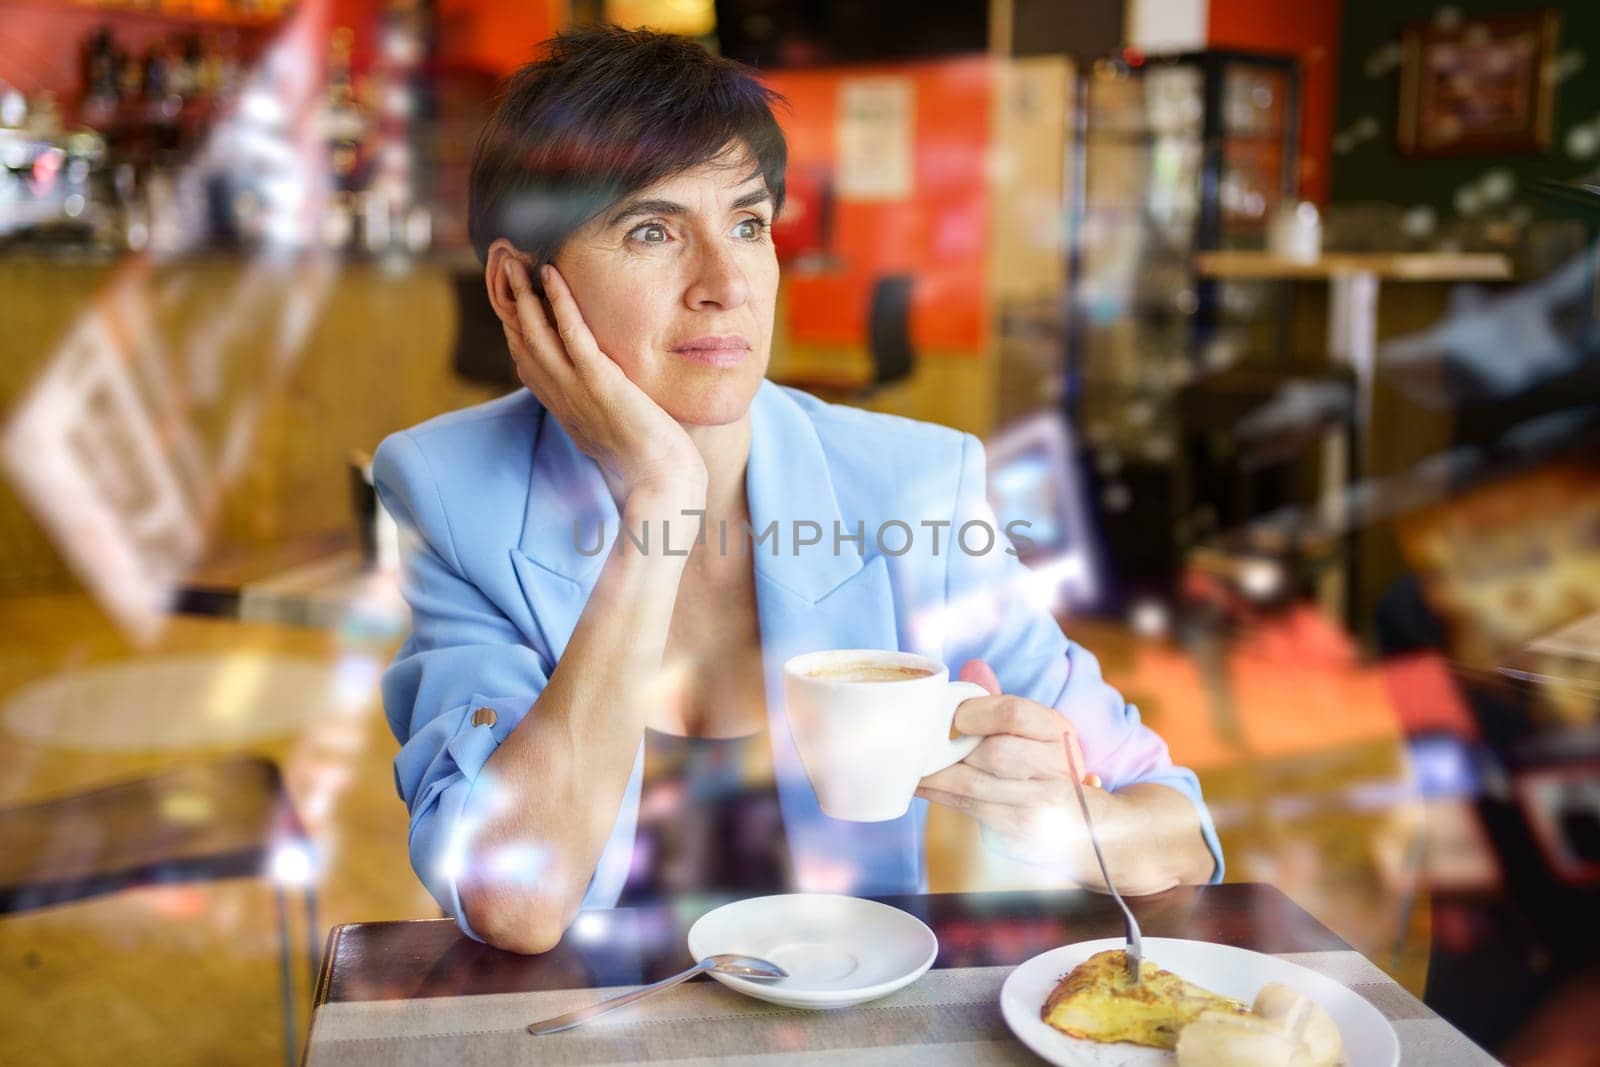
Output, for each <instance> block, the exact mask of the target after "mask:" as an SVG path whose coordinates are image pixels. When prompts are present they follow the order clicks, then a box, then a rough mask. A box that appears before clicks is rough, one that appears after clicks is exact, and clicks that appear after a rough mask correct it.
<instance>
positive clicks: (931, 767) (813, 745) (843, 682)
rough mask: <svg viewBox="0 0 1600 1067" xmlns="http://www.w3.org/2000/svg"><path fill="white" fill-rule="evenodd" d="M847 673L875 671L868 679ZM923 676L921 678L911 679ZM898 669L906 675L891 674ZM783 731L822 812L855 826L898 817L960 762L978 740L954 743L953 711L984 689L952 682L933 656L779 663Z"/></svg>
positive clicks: (843, 652)
mask: <svg viewBox="0 0 1600 1067" xmlns="http://www.w3.org/2000/svg"><path fill="white" fill-rule="evenodd" d="M851 668H866V669H869V670H870V669H872V668H877V669H878V670H877V672H876V673H880V674H888V675H890V676H891V677H890V679H889V680H874V681H868V680H864V679H862V678H861V677H852V676H851V675H852V674H856V675H859V674H860V671H859V670H857V671H853V670H852V669H851ZM917 672H925V673H917ZM898 673H904V674H905V676H904V677H892V676H893V675H894V674H898ZM783 687H784V694H785V699H786V701H787V705H788V707H787V711H788V716H789V729H790V731H791V732H792V733H793V734H794V739H795V744H796V746H797V747H798V748H799V750H800V761H801V762H802V763H803V764H805V768H806V774H807V775H808V776H810V778H811V786H812V788H813V789H815V790H816V793H817V801H818V802H819V803H820V805H821V807H822V813H823V814H824V815H828V816H831V817H832V818H835V819H848V820H850V821H852V822H881V821H883V820H885V819H898V818H899V817H900V816H902V815H904V814H905V813H906V811H907V810H908V809H909V808H910V807H911V800H912V798H913V797H914V796H915V795H916V791H917V783H918V782H919V781H921V780H922V779H923V778H924V777H926V776H927V775H930V774H932V773H933V772H935V771H940V770H943V769H944V768H946V767H948V766H950V765H951V764H952V763H958V762H960V761H961V760H963V759H965V758H966V757H967V755H968V754H969V753H970V752H971V751H972V750H973V749H975V748H977V747H978V743H979V742H980V741H982V740H983V738H981V737H970V736H962V737H955V738H952V737H951V736H950V725H951V723H952V722H953V721H954V719H955V714H956V706H957V705H958V704H960V703H961V702H962V701H964V700H970V699H971V698H973V697H983V696H988V695H989V691H988V690H987V689H985V688H983V686H981V685H975V684H973V683H972V682H952V681H951V680H950V670H949V668H948V667H946V666H945V665H944V664H942V663H940V662H939V661H938V660H935V659H929V658H927V657H926V656H918V655H915V654H913V653H910V652H885V651H882V650H880V649H834V650H832V651H828V652H808V653H806V654H805V655H801V656H795V657H794V658H793V659H791V660H789V662H787V663H785V664H784V665H783Z"/></svg>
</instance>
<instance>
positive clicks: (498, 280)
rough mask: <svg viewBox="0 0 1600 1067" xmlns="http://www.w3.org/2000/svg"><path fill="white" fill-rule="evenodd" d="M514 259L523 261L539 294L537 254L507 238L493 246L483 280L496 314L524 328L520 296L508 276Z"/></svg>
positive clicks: (529, 277)
mask: <svg viewBox="0 0 1600 1067" xmlns="http://www.w3.org/2000/svg"><path fill="white" fill-rule="evenodd" d="M512 260H516V261H517V262H518V263H521V264H522V266H523V269H524V270H526V271H527V272H528V284H529V285H531V286H532V287H533V291H534V292H535V293H538V292H539V282H538V275H537V274H536V273H535V265H534V262H533V257H532V256H530V255H528V253H526V252H523V251H521V250H519V249H518V248H517V246H516V245H513V244H512V243H511V242H510V241H508V240H506V239H505V238H504V237H501V238H499V239H497V240H496V241H495V242H494V244H492V245H490V246H489V255H488V261H487V262H486V263H485V264H484V267H483V282H484V285H485V286H486V287H487V288H488V290H489V305H490V306H491V307H493V308H494V313H495V315H496V316H498V317H499V319H500V321H501V322H503V323H505V324H506V325H507V326H508V327H510V328H511V329H513V330H520V329H521V328H522V326H521V322H520V320H519V319H518V318H517V298H516V295H515V294H514V293H512V291H511V279H509V278H507V277H506V264H507V263H509V262H510V261H512Z"/></svg>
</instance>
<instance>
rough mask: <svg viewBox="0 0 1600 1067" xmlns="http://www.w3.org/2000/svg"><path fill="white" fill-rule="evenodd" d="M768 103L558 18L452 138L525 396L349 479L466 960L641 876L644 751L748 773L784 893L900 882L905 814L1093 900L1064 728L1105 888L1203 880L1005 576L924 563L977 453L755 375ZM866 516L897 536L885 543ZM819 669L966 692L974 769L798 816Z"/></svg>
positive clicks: (1201, 817)
mask: <svg viewBox="0 0 1600 1067" xmlns="http://www.w3.org/2000/svg"><path fill="white" fill-rule="evenodd" d="M772 99H773V98H772V95H771V94H770V93H769V92H768V91H767V90H765V89H764V88H763V87H762V86H761V85H760V84H759V83H757V82H756V81H755V80H754V79H753V78H752V77H751V76H750V75H749V74H748V73H747V72H746V71H745V70H744V69H743V68H741V67H739V66H738V65H737V64H734V63H731V62H728V61H725V60H721V59H718V58H715V57H712V56H710V55H708V54H707V53H706V52H704V51H703V50H702V49H700V48H698V47H697V46H695V45H693V44H692V43H690V42H687V41H684V40H681V39H678V38H672V37H668V36H663V35H658V34H654V33H649V32H643V31H640V32H628V31H622V30H618V29H611V28H606V29H591V30H585V31H582V32H579V33H574V34H569V35H564V36H562V37H558V38H556V39H555V40H554V41H552V42H550V47H549V50H548V54H547V58H545V59H543V60H541V61H539V62H536V63H533V64H531V65H530V66H528V67H526V68H524V69H523V70H522V71H520V72H518V73H517V74H516V75H514V76H513V77H512V78H511V80H510V82H509V84H508V86H507V88H506V91H505V94H504V96H503V97H502V99H501V101H500V103H499V105H498V107H497V109H496V111H495V113H494V115H493V117H492V118H491V120H490V122H489V124H488V126H487V127H486V129H485V132H484V134H483V136H482V138H481V140H480V142H479V146H478V150H477V153H476V155H475V158H474V161H473V168H472V175H471V187H470V197H471V204H470V229H471V234H472V239H473V243H474V246H475V248H476V249H477V251H478V253H479V255H480V257H482V259H483V261H484V263H485V265H486V269H485V282H486V284H487V287H488V293H489V299H490V302H491V303H492V305H493V307H494V310H495V313H496V314H497V315H498V316H499V317H500V319H501V321H502V322H503V323H504V325H505V333H506V340H507V344H508V346H509V348H510V351H511V355H512V358H513V360H514V361H515V364H516V368H517V373H518V376H519V378H520V379H521V380H522V382H523V383H524V384H525V385H526V386H527V389H526V390H525V391H519V392H518V393H516V394H514V395H512V396H507V397H504V398H502V399H499V400H496V401H492V402H490V403H488V404H484V405H480V406H478V407H475V408H471V409H468V410H465V411H459V412H455V413H452V414H449V415H445V416H443V417H441V418H438V419H434V420H433V421H431V422H428V423H425V424H423V425H421V426H418V427H414V428H412V429H411V430H408V431H405V432H403V433H400V434H396V435H394V436H392V437H390V438H389V439H388V440H386V441H385V442H384V443H383V445H382V446H381V447H380V449H379V450H378V453H377V457H376V462H375V474H376V479H377V483H378V488H379V493H380V495H381V497H382V499H383V502H384V504H385V505H386V507H387V508H388V509H389V510H390V512H391V513H392V514H393V515H394V516H395V517H396V518H397V519H398V520H399V522H400V524H401V526H402V529H403V530H404V531H405V532H406V550H405V555H404V573H403V587H404V590H405V594H406V597H407V599H408V601H409V602H410V604H411V607H412V612H413V628H412V632H411V635H410V637H409V638H408V640H407V641H406V644H405V646H404V647H403V648H402V649H401V651H400V653H399V655H398V657H397V658H396V660H395V662H394V664H393V665H392V666H391V668H390V669H389V671H388V672H387V674H386V675H385V677H384V681H383V692H384V701H385V705H386V707H387V711H388V715H389V719H390V723H391V725H392V726H393V729H394V732H395V735H396V736H397V737H398V738H399V740H400V741H401V744H402V748H401V750H400V754H399V756H398V758H397V759H396V764H395V766H396V772H397V773H396V777H397V781H398V784H399V788H400V792H401V795H402V796H403V797H404V799H405V801H406V803H407V804H408V806H409V807H410V810H411V839H410V840H411V852H412V859H413V863H414V865H415V866H416V869H417V872H418V874H419V876H420V877H421V878H422V880H423V882H424V883H425V884H426V885H427V886H428V888H429V889H430V890H431V891H432V892H433V893H434V895H435V897H437V899H438V900H439V902H440V903H441V905H443V906H444V907H445V908H446V909H447V910H448V911H449V912H450V913H452V914H454V915H455V916H456V918H457V920H458V922H459V923H460V924H461V927H462V929H463V930H464V931H466V932H467V933H468V934H469V935H471V936H473V937H477V938H480V939H483V940H487V941H489V942H490V943H492V944H495V945H498V946H501V947H503V948H508V949H512V950H515V951H519V952H526V953H533V952H541V951H544V950H545V949H548V948H550V947H551V946H552V945H554V944H555V943H556V942H557V941H558V940H559V939H560V937H561V935H562V933H563V931H564V930H565V929H566V927H567V925H568V924H569V923H570V922H571V921H572V919H573V917H574V916H575V914H576V912H577V910H578V909H579V908H580V906H587V907H609V906H612V905H614V904H615V903H616V902H617V900H618V899H619V897H621V896H622V895H623V893H624V890H625V888H626V887H627V886H629V885H631V884H633V883H635V882H636V881H638V880H639V878H640V877H641V871H640V870H639V869H638V868H637V867H635V866H634V865H633V862H632V861H633V859H634V841H635V836H636V828H637V826H638V820H639V817H640V808H641V803H640V796H641V792H642V790H643V788H644V782H645V781H646V780H647V779H650V780H653V781H658V780H661V779H662V777H663V776H662V774H661V767H660V765H659V763H658V762H657V763H656V764H655V765H654V766H653V767H652V768H650V769H649V770H648V771H647V768H646V763H647V762H651V761H647V759H646V748H647V746H646V745H645V744H644V743H643V739H644V738H645V737H646V736H650V737H655V738H669V739H670V738H676V739H677V740H678V741H679V742H684V743H688V744H697V743H703V744H712V743H715V740H716V739H736V738H746V739H753V741H754V743H755V745H756V747H757V748H758V749H759V750H760V751H761V752H763V753H765V754H767V755H768V756H769V757H770V764H771V768H772V774H773V777H774V782H775V788H776V794H777V797H778V799H779V800H780V801H781V828H782V835H781V836H782V837H783V847H784V849H785V851H786V853H787V857H788V859H789V860H790V861H791V863H790V865H789V873H788V874H787V875H786V878H787V880H789V881H790V882H792V883H793V884H792V885H791V886H790V887H791V888H799V889H829V890H842V891H852V892H857V893H869V892H876V893H888V892H915V891H918V890H919V889H922V888H925V883H926V875H925V869H924V868H925V865H924V860H923V842H922V837H923V827H924V822H925V818H926V810H927V808H926V805H927V802H932V803H938V804H946V805H949V806H951V807H954V808H957V809H959V810H961V811H963V812H966V813H968V814H970V815H971V816H972V817H973V818H974V819H976V820H978V822H979V823H980V824H981V826H982V828H983V831H984V837H985V840H986V841H988V842H989V843H990V844H991V845H992V846H994V847H996V848H1000V849H1003V850H1005V851H1007V852H1010V853H1012V854H1014V855H1019V856H1022V857H1024V858H1032V859H1037V860H1046V859H1048V860H1051V861H1055V862H1057V863H1060V862H1063V861H1064V863H1065V865H1066V869H1065V871H1064V872H1063V873H1064V874H1065V876H1066V877H1070V878H1072V879H1074V880H1076V881H1078V882H1080V883H1082V884H1088V885H1095V884H1103V883H1101V879H1100V876H1099V874H1098V870H1097V868H1096V866H1095V863H1094V859H1093V854H1092V852H1091V851H1090V849H1089V848H1088V845H1087V841H1086V839H1085V837H1084V835H1083V832H1082V827H1081V819H1080V817H1079V816H1078V815H1077V807H1076V798H1075V796H1074V794H1073V791H1072V788H1071V782H1070V781H1069V780H1068V778H1067V774H1068V764H1067V760H1066V757H1065V753H1064V751H1063V749H1062V737H1063V735H1064V734H1069V735H1071V736H1072V737H1074V738H1075V741H1076V743H1077V744H1080V745H1081V752H1082V756H1083V759H1084V761H1085V764H1086V767H1087V770H1088V771H1089V772H1092V773H1091V775H1090V776H1089V778H1088V779H1087V780H1088V781H1089V782H1090V783H1091V785H1092V786H1093V787H1092V788H1090V790H1089V793H1090V795H1091V803H1092V804H1093V805H1094V806H1095V808H1097V809H1098V810H1097V811H1096V814H1095V821H1096V825H1097V827H1098V829H1099V831H1100V833H1101V835H1102V838H1103V840H1104V842H1105V844H1106V846H1107V851H1108V857H1107V858H1108V860H1109V861H1110V863H1111V866H1112V876H1113V879H1114V880H1115V881H1116V883H1117V885H1118V888H1120V889H1121V890H1123V891H1124V892H1133V893H1144V892H1153V891H1156V890H1160V889H1164V888H1167V887H1169V886H1172V885H1175V884H1178V883H1180V882H1198V881H1204V880H1206V879H1208V878H1211V879H1216V878H1220V876H1221V869H1222V860H1221V854H1220V851H1219V849H1218V846H1217V843H1216V838H1215V834H1214V831H1213V830H1212V828H1211V824H1210V820H1209V818H1208V816H1207V815H1206V812H1205V807H1204V804H1203V801H1202V800H1201V797H1200V792H1199V788H1198V785H1197V783H1196V781H1195V778H1194V776H1193V774H1191V773H1190V772H1189V771H1187V770H1184V769H1183V768H1180V767H1175V766H1173V765H1172V764H1171V761H1170V759H1169V758H1168V756H1167V751H1166V746H1165V745H1164V744H1163V743H1162V742H1161V740H1160V738H1159V737H1157V736H1156V735H1155V734H1153V733H1152V732H1150V731H1149V730H1148V729H1146V728H1145V727H1143V726H1142V725H1141V724H1140V722H1139V716H1138V712H1137V711H1135V710H1134V709H1133V708H1131V707H1129V706H1128V705H1127V704H1126V703H1125V702H1124V701H1123V700H1122V699H1121V697H1119V696H1118V695H1117V694H1116V693H1115V692H1114V691H1113V690H1112V689H1111V688H1110V687H1108V686H1107V685H1106V684H1105V683H1104V682H1102V681H1101V679H1100V676H1099V668H1098V665H1097V664H1096V663H1095V661H1094V659H1093V657H1092V656H1090V655H1089V654H1088V653H1087V652H1085V651H1084V650H1083V649H1081V648H1078V647H1077V646H1075V645H1073V644H1072V643H1070V642H1069V641H1067V640H1066V639H1065V638H1064V637H1063V636H1062V634H1061V632H1060V630H1059V628H1058V627H1057V625H1056V624H1055V622H1054V621H1053V620H1052V619H1051V618H1050V616H1049V615H1048V614H1046V613H1045V612H1043V611H1041V610H1039V609H1037V608H1035V607H1033V606H1032V604H1031V602H1030V601H1029V598H1028V597H1027V596H1026V590H1025V588H1023V586H1024V585H1025V582H1026V578H1027V572H1026V571H1025V570H1024V569H1023V568H1022V567H1021V566H1020V564H1018V563H1017V561H1016V558H1015V556H1014V554H1012V553H1011V552H1009V551H999V550H995V551H990V552H987V553H968V552H965V551H956V550H955V546H954V545H953V544H951V543H950V540H951V535H952V533H953V531H955V530H956V529H958V528H959V527H961V526H962V525H963V524H964V523H966V522H970V521H977V520H983V521H985V522H992V521H993V516H992V515H991V514H990V512H989V511H988V508H987V505H986V504H985V503H984V460H983V451H982V447H981V445H980V444H979V443H978V442H977V440H976V439H974V438H972V437H970V436H967V435H964V434H960V433H957V432H955V431H953V430H949V429H946V428H943V427H937V426H932V425H928V424H924V423H918V422H913V421H911V420H907V419H900V418H894V417H890V416H884V415H874V414H868V413H865V412H861V411H857V410H853V409H848V408H841V407H835V406H831V405H828V404H824V403H821V402H819V401H817V400H815V399H813V398H811V397H809V396H807V395H805V394H802V393H797V392H793V391H790V390H786V389H781V388H778V387H776V386H774V385H772V384H770V383H767V382H765V381H764V380H763V376H764V373H765V370H766V365H767V360H768V356H769V353H770V350H771V340H772V323H773V307H774V300H775V297H776V294H777V286H778V265H777V259H776V257H775V255H774V252H773V247H772V242H771V238H770V232H769V231H770V225H771V222H772V219H773V217H774V216H775V215H776V213H777V212H778V210H779V209H780V208H781V207H782V204H783V194H784V184H783V181H784V166H785V159H786V148H785V145H784V140H783V136H782V134H781V132H780V131H779V129H778V127H777V124H776V123H775V121H774V120H773V117H772V113H771V110H770V103H771V101H772ZM886 524H887V525H891V526H892V525H894V524H900V525H899V526H895V529H896V530H897V531H898V530H899V529H900V527H901V526H903V527H904V528H905V529H906V530H907V531H911V532H913V533H914V534H916V535H918V536H916V537H915V538H914V543H912V544H909V545H904V547H902V543H903V542H904V541H905V538H904V537H903V536H900V535H899V534H898V533H897V534H896V535H895V537H894V538H893V540H894V543H893V544H891V545H889V546H888V547H886V546H885V545H884V543H883V538H882V530H883V529H885V528H886ZM652 528H654V531H655V534H656V536H655V539H654V540H651V539H650V538H649V532H650V531H651V529H652ZM621 530H627V531H629V534H628V536H622V535H621V534H620V532H619V531H621ZM730 530H731V531H733V532H734V534H735V535H736V536H734V537H733V538H731V540H732V542H733V544H732V547H730V544H729V541H730V539H729V538H728V536H727V531H730ZM746 530H751V531H754V533H755V539H754V541H753V543H751V539H749V538H747V537H745V531H746ZM873 531H878V535H877V536H874V533H873ZM841 532H842V541H841V539H840V538H841ZM930 532H931V534H932V536H931V537H930V536H928V535H929V533H930ZM941 532H942V533H944V534H945V541H946V543H945V544H943V545H941V544H940V543H939V534H940V533H941ZM641 533H642V534H644V535H645V536H644V537H640V536H637V535H638V534H641ZM606 540H609V542H610V544H609V547H608V548H605V547H604V542H605V541H606ZM791 542H792V543H791ZM830 542H831V543H830ZM1002 544H1003V542H1002ZM897 549H899V551H897ZM941 549H942V551H941ZM851 647H864V648H890V649H894V648H902V649H907V650H912V651H917V652H921V653H924V654H926V655H929V656H932V657H935V658H938V659H941V660H943V661H945V662H948V663H950V664H952V666H956V665H959V666H960V667H961V676H962V677H964V678H967V679H969V680H974V681H978V682H979V683H980V684H982V685H984V687H985V688H987V689H988V690H989V691H990V692H991V693H992V694H994V695H992V696H990V697H987V698H975V699H971V700H968V701H967V702H966V703H964V704H962V705H961V707H960V709H959V710H958V713H957V717H956V726H957V728H958V729H959V730H960V731H962V732H964V733H967V734H980V735H983V736H984V741H983V742H982V744H980V745H979V746H978V747H977V748H976V749H975V750H974V751H973V752H972V754H971V755H970V756H968V757H967V759H966V760H964V761H963V762H962V763H959V764H957V765H955V766H953V767H950V768H948V769H947V770H944V771H941V772H939V773H937V774H934V775H931V776H929V777H927V778H925V779H924V780H923V782H922V786H921V788H920V789H919V790H918V797H919V799H918V800H917V801H915V802H914V803H913V805H912V810H911V812H910V813H908V814H907V815H906V816H904V817H902V818H900V819H897V820H893V821H890V822H883V823H847V822H841V821H836V820H833V819H829V818H827V817H826V816H824V815H822V814H821V812H820V811H819V810H818V807H817V801H816V797H815V794H814V793H813V792H812V790H811V786H810V783H809V781H808V780H807V779H806V776H805V773H804V770H803V768H802V767H801V766H800V764H799V761H798V759H797V757H796V754H795V750H794V744H793V741H792V739H791V737H790V735H789V732H788V727H787V723H786V720H785V718H784V712H783V706H782V705H783V690H782V683H781V666H782V664H783V662H784V660H785V659H787V658H788V657H789V656H791V655H794V654H796V653H799V652H804V651H810V650H814V649H821V648H851ZM689 765H690V766H692V761H691V762H690V764H689ZM667 777H670V774H669V775H668V776H667ZM676 784H677V785H678V786H681V787H682V789H681V790H680V795H689V794H690V793H692V792H693V790H694V788H695V786H696V783H695V782H693V781H678V782H677V783H676ZM1102 786H1103V787H1102ZM646 807H647V808H648V807H651V805H646ZM730 847H731V846H730ZM646 866H648V864H646ZM642 876H643V877H644V878H645V880H646V881H648V880H649V876H650V872H649V871H648V870H646V871H644V872H643V873H642ZM706 888H719V887H717V886H708V887H706Z"/></svg>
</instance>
